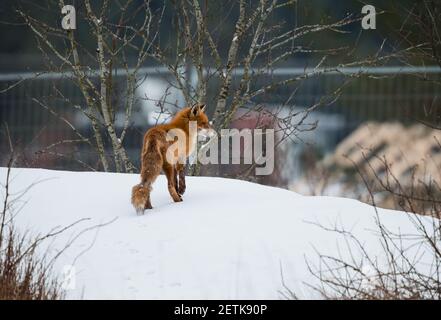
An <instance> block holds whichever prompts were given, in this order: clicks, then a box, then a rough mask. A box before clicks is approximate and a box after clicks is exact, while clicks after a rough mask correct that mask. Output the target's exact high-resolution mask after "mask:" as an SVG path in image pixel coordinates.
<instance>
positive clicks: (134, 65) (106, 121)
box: [17, 0, 163, 172]
mask: <svg viewBox="0 0 441 320" xmlns="http://www.w3.org/2000/svg"><path fill="white" fill-rule="evenodd" d="M64 5H65V3H64V1H62V0H60V1H55V0H47V1H46V2H45V3H44V4H41V6H46V8H47V9H48V10H54V9H56V11H57V12H61V8H62V7H63V6H64ZM76 9H77V19H78V20H80V21H82V22H83V24H82V25H81V28H84V29H87V33H88V34H89V35H90V36H92V37H93V42H94V43H95V46H94V47H91V46H90V45H88V44H89V43H84V42H86V41H85V40H84V37H83V38H81V37H79V36H78V35H77V32H76V31H75V30H63V29H62V28H61V27H60V26H59V21H60V20H61V19H60V20H56V21H43V20H42V19H41V18H40V17H36V16H33V15H32V13H31V12H32V11H29V10H28V11H27V10H24V9H23V8H21V7H19V8H18V9H17V13H18V14H19V15H20V16H21V17H22V19H23V21H24V22H25V23H26V25H27V26H28V27H29V28H30V30H31V31H32V32H33V33H34V35H35V38H36V40H37V45H38V48H39V49H40V51H41V53H42V56H43V57H45V61H46V67H47V68H48V71H49V72H59V73H61V74H63V75H64V76H65V77H68V78H70V79H71V80H72V81H73V82H74V83H75V84H76V85H77V86H78V88H79V89H80V91H81V93H82V95H83V99H84V103H83V104H82V105H75V104H73V103H72V104H71V106H72V107H73V108H76V109H77V110H78V111H80V112H82V113H83V114H84V115H85V116H86V117H87V118H88V119H89V120H90V124H91V127H92V129H93V137H92V139H90V138H88V137H85V136H84V135H82V134H81V133H80V132H79V130H77V129H76V128H75V126H74V124H72V123H71V122H69V121H68V120H67V119H65V118H63V117H62V115H59V116H60V118H61V120H62V121H63V122H65V123H66V124H67V125H68V126H69V127H70V128H71V129H72V130H73V131H74V133H75V134H76V135H77V136H78V140H76V141H77V142H83V143H88V144H89V145H91V146H93V147H94V148H95V149H96V150H97V153H98V155H99V159H100V164H101V166H102V169H103V170H104V171H109V170H112V167H113V166H112V165H111V163H110V162H109V160H110V159H109V158H108V157H107V155H106V152H105V151H106V146H105V144H106V140H109V141H110V144H111V148H112V160H113V163H114V168H115V170H116V171H117V172H121V171H127V172H134V171H135V170H136V168H135V167H134V165H133V164H132V162H131V161H130V159H129V157H128V155H127V152H126V150H125V148H124V139H125V137H126V134H127V130H128V129H129V126H130V123H131V116H132V111H133V108H134V103H135V89H136V87H137V85H138V83H139V81H140V78H139V76H138V72H139V70H140V68H141V67H142V66H143V64H144V62H145V61H146V59H147V57H149V55H150V51H151V46H152V44H153V43H154V42H155V38H156V37H157V36H158V33H157V31H156V32H155V31H153V27H152V26H155V25H157V24H158V23H159V22H160V20H161V18H162V12H163V11H159V12H152V10H151V6H150V1H149V0H145V1H142V2H139V1H132V0H127V1H122V2H118V1H110V0H104V1H101V2H100V3H99V5H97V3H96V2H93V3H91V2H90V1H84V4H83V5H82V6H81V7H78V8H76ZM60 17H61V15H60ZM135 18H136V19H135ZM133 21H137V22H138V21H140V23H135V22H133ZM132 22H133V23H132ZM84 29H83V31H84ZM133 56H135V57H136V58H135V59H133V60H131V59H130V57H133ZM95 70H98V74H96V73H95ZM118 71H119V72H123V73H125V74H124V76H125V85H124V87H125V93H124V94H123V97H122V99H121V97H117V98H118V99H119V100H122V101H120V103H113V101H114V99H113V98H115V91H116V90H115V86H116V84H115V80H114V75H115V74H116V73H117V72H118ZM96 78H98V80H99V81H98V83H96V82H95V81H94V79H96ZM53 91H54V92H53V94H54V95H56V96H57V97H59V98H61V99H63V100H68V97H66V96H65V95H64V94H63V92H62V90H60V89H59V88H57V86H56V84H55V85H54V90H53ZM34 101H35V102H36V103H38V104H39V105H41V106H43V107H44V108H46V109H48V110H50V111H51V112H52V113H54V115H57V116H58V113H56V110H54V109H56V108H55V107H54V106H51V105H48V104H47V103H46V102H44V101H39V100H36V99H34ZM117 101H118V100H117ZM68 102H69V101H68ZM118 108H120V109H121V108H122V110H123V111H124V114H125V117H124V121H123V122H124V124H123V128H122V130H121V131H120V132H117V129H116V126H115V122H116V116H115V115H116V112H117V111H118ZM65 142H72V141H60V142H59V143H57V144H60V143H65Z"/></svg>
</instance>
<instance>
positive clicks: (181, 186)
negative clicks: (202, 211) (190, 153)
mask: <svg viewBox="0 0 441 320" xmlns="http://www.w3.org/2000/svg"><path fill="white" fill-rule="evenodd" d="M176 171H177V174H178V175H179V183H178V184H176V185H177V188H178V193H179V194H180V195H183V194H184V193H185V165H184V164H182V163H178V164H177V165H176Z"/></svg>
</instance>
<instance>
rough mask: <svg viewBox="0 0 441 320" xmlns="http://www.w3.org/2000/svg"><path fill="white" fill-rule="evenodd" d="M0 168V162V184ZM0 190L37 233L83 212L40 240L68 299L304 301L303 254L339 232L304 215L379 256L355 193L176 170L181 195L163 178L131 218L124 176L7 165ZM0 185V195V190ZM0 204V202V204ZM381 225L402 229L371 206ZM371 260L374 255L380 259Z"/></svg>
mask: <svg viewBox="0 0 441 320" xmlns="http://www.w3.org/2000/svg"><path fill="white" fill-rule="evenodd" d="M5 174H6V168H0V181H1V182H2V183H3V182H4V181H5ZM12 176H13V180H12V182H11V187H12V190H13V192H19V191H20V190H23V189H25V188H27V187H28V186H29V185H31V184H33V183H36V182H38V181H40V182H38V183H37V184H35V185H34V186H33V187H32V188H31V189H30V190H29V191H28V192H27V193H26V195H25V196H24V198H23V199H25V200H26V204H25V205H24V207H23V208H22V210H21V211H20V213H19V214H18V215H17V217H16V222H17V224H18V226H19V227H20V228H23V229H26V228H28V229H30V230H32V231H33V232H35V233H37V232H38V233H40V234H44V233H45V232H48V231H49V230H52V229H53V228H55V227H63V226H67V225H69V224H71V223H73V222H75V221H77V220H79V219H83V218H88V219H90V220H86V221H82V222H81V223H79V224H77V225H75V226H74V227H73V228H72V229H69V230H68V231H66V232H65V233H62V234H61V235H60V236H58V237H57V238H56V239H55V240H53V241H51V243H48V244H46V245H47V246H48V247H49V248H50V249H51V250H52V251H51V252H52V253H54V252H56V250H57V249H61V248H62V247H63V246H65V245H66V243H68V242H69V240H70V239H72V238H73V237H75V236H76V235H78V234H79V233H80V232H81V231H82V230H85V229H87V228H88V227H92V226H94V225H97V224H102V223H107V222H109V221H113V220H114V219H116V220H115V221H113V222H111V223H110V224H108V225H106V226H103V227H101V228H98V229H92V230H89V231H85V232H83V233H81V234H80V235H79V237H78V238H76V239H75V241H73V243H72V245H71V246H70V247H69V248H67V250H66V251H65V253H63V254H62V255H61V256H60V257H59V259H58V260H57V263H56V266H55V270H56V271H59V272H60V274H61V272H62V270H63V269H64V270H65V269H66V266H68V265H74V266H75V279H74V280H75V281H74V282H75V283H74V284H75V289H73V290H69V291H68V298H73V299H76V298H79V299H92V298H97V299H109V298H110V299H281V298H283V294H282V293H281V292H284V291H285V289H284V285H283V283H282V276H281V274H283V282H284V284H285V285H286V287H288V288H289V289H290V290H291V291H293V292H295V293H296V294H297V295H298V296H299V297H301V298H316V297H317V296H316V294H315V293H314V291H313V290H311V289H310V288H309V287H308V286H307V285H306V283H308V284H314V283H315V281H316V280H315V278H314V277H313V276H312V275H311V273H310V272H309V271H308V268H307V265H306V262H305V260H306V259H308V261H312V262H313V261H315V260H314V259H317V256H316V251H315V250H318V251H319V252H322V253H326V254H328V255H333V254H335V255H337V254H338V250H340V251H343V254H345V252H344V245H342V240H343V239H342V238H341V236H339V235H337V234H336V233H333V232H327V231H325V230H323V229H322V228H320V227H318V226H317V225H315V224H313V223H310V222H319V223H321V224H324V225H326V226H333V225H335V224H336V223H339V224H341V225H343V226H344V227H345V228H347V229H349V230H351V231H352V232H353V233H354V234H355V235H357V236H358V237H359V238H360V239H362V241H363V242H364V243H365V246H366V248H367V250H368V251H369V252H372V253H374V254H379V255H380V254H381V249H380V242H379V240H378V238H377V236H376V235H375V233H374V232H373V230H375V229H376V227H375V221H374V217H375V211H374V209H373V208H372V207H371V206H368V205H366V204H362V203H360V202H358V201H355V200H350V199H344V198H333V197H307V196H301V195H298V194H296V193H294V192H291V191H287V190H283V189H278V188H272V187H267V186H262V185H258V184H253V183H248V182H244V181H238V180H231V179H223V178H208V177H187V191H186V194H185V195H184V197H183V198H184V201H183V202H181V203H173V202H172V200H171V198H170V196H169V195H168V191H167V187H166V181H165V177H164V176H160V177H159V178H158V180H157V181H156V183H155V185H154V190H153V193H152V204H153V206H154V209H153V210H150V211H146V214H145V215H144V216H137V215H136V213H135V211H134V209H133V208H132V206H131V204H130V193H131V188H132V186H133V185H135V184H136V183H138V181H139V176H138V175H136V174H115V173H92V172H67V171H52V170H43V169H15V168H14V169H13V170H12ZM3 196H4V190H2V196H1V197H3ZM2 203H3V202H2ZM379 215H380V218H381V220H382V222H383V223H384V224H385V225H386V226H388V227H389V228H391V229H392V230H398V229H400V231H401V232H402V233H411V232H412V231H413V226H412V224H411V223H410V222H409V218H408V217H407V216H406V214H405V213H401V212H397V211H390V210H379ZM380 258H381V257H380Z"/></svg>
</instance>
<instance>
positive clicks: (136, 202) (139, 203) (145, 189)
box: [132, 183, 151, 214]
mask: <svg viewBox="0 0 441 320" xmlns="http://www.w3.org/2000/svg"><path fill="white" fill-rule="evenodd" d="M150 189H151V188H150V187H149V186H146V185H143V184H142V183H140V184H137V185H135V186H133V188H132V204H133V206H134V207H135V210H136V212H137V213H138V214H140V213H142V212H144V209H150V208H146V204H147V203H148V200H149V197H150Z"/></svg>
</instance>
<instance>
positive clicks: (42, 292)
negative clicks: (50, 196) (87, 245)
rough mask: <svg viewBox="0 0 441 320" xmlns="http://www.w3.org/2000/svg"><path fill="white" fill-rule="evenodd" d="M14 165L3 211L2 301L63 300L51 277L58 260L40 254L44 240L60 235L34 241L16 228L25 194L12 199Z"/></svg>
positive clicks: (0, 245)
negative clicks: (21, 199)
mask: <svg viewBox="0 0 441 320" xmlns="http://www.w3.org/2000/svg"><path fill="white" fill-rule="evenodd" d="M11 165H12V158H11V160H10V161H9V163H8V170H7V175H6V183H5V184H4V200H3V208H2V210H1V211H0V299H1V300H54V299H61V298H63V290H62V289H61V285H60V283H59V281H58V280H57V279H56V278H55V277H53V275H52V273H51V270H52V266H53V263H54V261H55V260H54V259H46V256H45V255H44V254H42V252H41V251H42V250H39V248H40V244H41V242H42V241H43V240H45V239H48V238H50V237H53V236H55V235H56V234H58V232H57V233H52V234H46V235H45V236H42V237H38V238H34V237H31V236H30V235H29V233H28V232H24V233H22V232H20V231H19V230H18V229H17V228H16V227H15V226H14V217H15V215H16V214H17V212H15V208H16V207H17V206H16V205H17V204H18V203H19V200H20V198H21V197H22V195H23V194H21V195H18V196H14V197H12V196H11V193H10V188H9V186H10V175H11Z"/></svg>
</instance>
